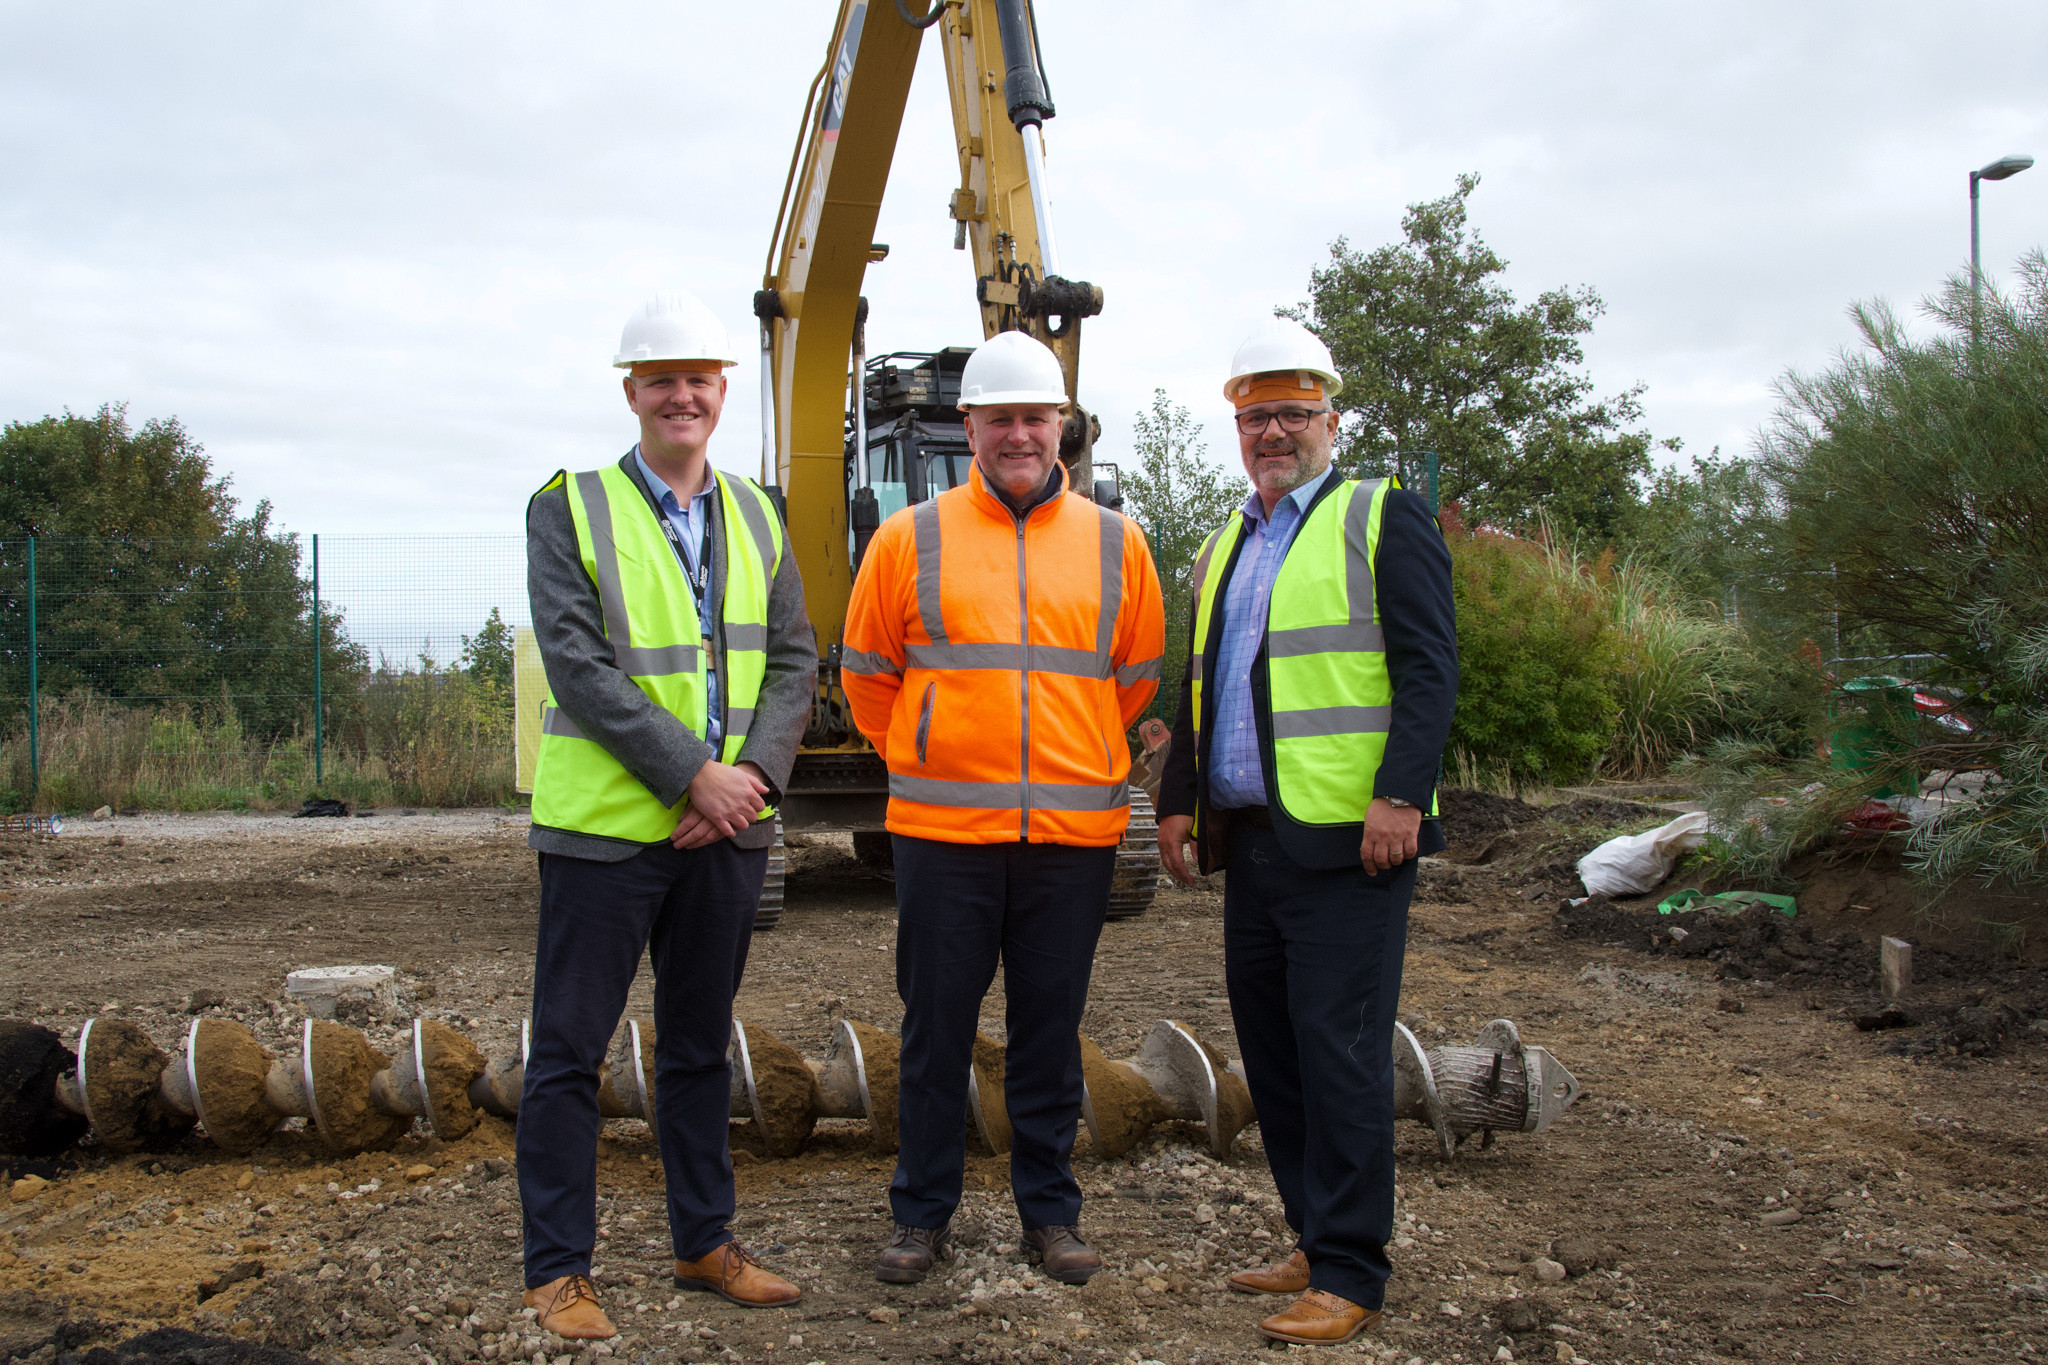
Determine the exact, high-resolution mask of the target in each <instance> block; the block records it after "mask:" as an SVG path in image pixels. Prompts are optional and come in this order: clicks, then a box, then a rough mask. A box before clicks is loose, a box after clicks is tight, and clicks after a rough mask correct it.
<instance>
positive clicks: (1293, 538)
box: [1159, 321, 1458, 1345]
mask: <svg viewBox="0 0 2048 1365" xmlns="http://www.w3.org/2000/svg"><path fill="white" fill-rule="evenodd" d="M1341 385H1342V380H1341V379H1340V378H1339V376H1338V374H1337V370H1336V366H1335V365H1334V364H1333V363H1332V362H1331V359H1330V353H1329V351H1328V349H1327V348H1325V347H1324V345H1323V343H1322V342H1321V341H1320V340H1318V339H1317V338H1316V337H1315V335H1314V334H1313V333H1311V332H1310V331H1309V330H1308V329H1307V328H1305V327H1303V326H1301V325H1300V324H1299V323H1295V322H1288V321H1278V322H1275V323H1273V324H1270V325H1268V326H1266V327H1263V328H1261V329H1260V330H1259V331H1258V332H1256V333H1255V334H1254V335H1253V336H1252V337H1251V338H1250V339H1249V340H1247V341H1246V342H1245V343H1244V345H1243V346H1242V347H1240V348H1239V350H1238V352H1237V355H1236V357H1235V358H1234V360H1233V362H1232V365H1231V373H1230V378H1229V380H1228V381H1227V382H1226V384H1225V385H1224V395H1225V397H1227V398H1228V399H1229V400H1230V401H1231V403H1232V404H1233V405H1234V406H1235V407H1236V410H1237V412H1236V416H1237V430H1238V447H1239V450H1240V452H1241V454H1242V455H1243V458H1244V467H1245V473H1246V474H1247V475H1249V476H1250V478H1251V482H1252V492H1251V496H1250V497H1248V498H1247V499H1246V500H1245V504H1244V507H1243V508H1242V510H1240V511H1238V512H1236V513H1233V514H1232V515H1231V518H1230V520H1229V521H1228V522H1226V523H1225V524H1224V525H1223V526H1222V527H1221V528H1219V529H1218V530H1217V531H1216V532H1215V533H1214V534H1213V535H1211V536H1210V537H1209V539H1208V541H1207V543H1205V544H1204V545H1203V547H1202V550H1201V554H1200V556H1199V557H1198V558H1197V560H1196V563H1195V583H1194V599H1195V601H1194V622H1193V628H1192V631H1191V634H1190V641H1189V645H1190V660H1189V664H1188V671H1187V679H1188V681H1187V683H1186V684H1185V685H1184V686H1183V689H1182V692H1181V698H1180V707H1179V719H1178V722H1177V723H1176V725H1175V727H1174V736H1173V748H1172V752H1171V756H1170V758H1169V759H1168V761H1167V766H1166V774H1165V777H1164V780H1163V781H1162V783H1161V785H1160V793H1159V852H1160V856H1161V859H1162V860H1163V861H1164V862H1165V864H1166V867H1167V870H1168V871H1169V872H1171V873H1172V874H1173V875H1174V876H1175V877H1177V878H1178V879H1180V880H1181V881H1182V882H1184V883H1186V884H1188V885H1193V884H1194V879H1193V876H1192V874H1191V873H1190V871H1189V869H1188V865H1187V845H1188V844H1189V843H1190V842H1193V843H1195V844H1196V845H1197V847H1198V850H1199V853H1200V858H1201V863H1200V866H1201V868H1202V870H1203V871H1204V872H1213V871H1216V870H1218V869H1227V880H1226V882H1225V889H1224V902H1223V938H1224V959H1225V980H1226V981H1227V983H1228V987H1229V992H1230V1011H1231V1015H1232V1017H1233V1019H1234V1021H1235V1023H1236V1026H1237V1037H1238V1045H1239V1047H1240V1049H1241V1050H1242V1053H1243V1056H1244V1064H1245V1073H1246V1078H1247V1080H1248V1081H1249V1083H1250V1086H1251V1092H1252V1103H1253V1105H1254V1106H1255V1107H1256V1109H1257V1111H1258V1116H1259V1131H1260V1134H1261V1135H1262V1139H1263V1141H1264V1143H1265V1147H1266V1159H1267V1161H1268V1163H1269V1164H1270V1166H1271V1167H1272V1171H1273V1183H1274V1184H1275V1186H1277V1187H1278V1189H1279V1191H1280V1197H1281V1203H1282V1205H1283V1207H1284V1209H1285V1211H1286V1215H1287V1223H1288V1226H1289V1227H1291V1228H1293V1229H1294V1230H1295V1232H1296V1233H1297V1234H1299V1240H1298V1242H1297V1244H1296V1246H1295V1248H1294V1250H1293V1252H1292V1253H1291V1254H1290V1255H1289V1256H1288V1257H1287V1258H1286V1259H1285V1260H1283V1261H1281V1262H1280V1263H1278V1264H1277V1265H1273V1266H1269V1267H1263V1268H1258V1269H1247V1270H1243V1271H1240V1272H1238V1273H1237V1274H1235V1275H1233V1276H1231V1278H1230V1286H1231V1288H1233V1289H1236V1290H1240V1291H1242V1292H1245V1293H1265V1294H1282V1295H1289V1296H1294V1302H1293V1304H1292V1305H1291V1306H1290V1307H1288V1308H1286V1309H1285V1310H1283V1311H1281V1312H1279V1313H1275V1314H1273V1315H1271V1316H1269V1317H1267V1318H1266V1319H1265V1320H1264V1321H1263V1322H1261V1323H1260V1325H1259V1326H1260V1330H1261V1331H1262V1332H1264V1333H1265V1335H1266V1336H1267V1337H1269V1338H1271V1339H1273V1340H1275V1341H1284V1342H1297V1343H1302V1344H1307V1345H1328V1344H1332V1343H1336V1342H1341V1341H1349V1340H1350V1339H1351V1338H1352V1337H1354V1336H1356V1335H1357V1334H1358V1333H1359V1332H1360V1331H1362V1330H1364V1329H1366V1328H1368V1327H1371V1326H1373V1325H1374V1324H1375V1323H1377V1322H1378V1320H1379V1315H1380V1309H1381V1306H1382V1304H1383V1303H1384V1301H1385V1296H1386V1282H1387V1277H1388V1275H1389V1273H1390V1270H1391V1267H1390V1265H1389V1262H1388V1259H1387V1251H1386V1246H1387V1241H1388V1239H1389V1238H1390V1237H1391V1236H1392V1234H1393V1219H1394V1078H1393V1060H1392V1057H1393V1030H1394V1010H1395V1003H1396V1001H1397V999H1398V998H1399V996H1400V992H1401V959H1402V953H1403V945H1404V943H1405V940H1406V936H1407V920H1408V898H1409V895H1410V893H1411V892H1412V891H1413V890H1414V887H1415V868H1416V857H1417V855H1418V854H1421V853H1434V852H1436V851H1437V850H1439V849H1441V848H1443V846H1444V840H1443V834H1442V833H1441V830H1440V826H1439V823H1438V821H1437V819H1436V785H1437V769H1438V765H1439V763H1440V762H1441V760H1442V755H1443V750H1444V744H1445V742H1446V741H1447V740H1448V738H1449V736H1450V727H1451V713H1452V710H1453V708H1454V706H1455V704H1456V701H1457V693H1458V641H1457V623H1456V619H1455V615H1454V612H1453V609H1452V602H1451V563H1450V554H1449V551H1448V550H1447V549H1446V548H1445V546H1444V541H1443V537H1442V535H1441V534H1440V533H1439V531H1438V529H1437V526H1436V523H1435V520H1434V519H1433V518H1432V517H1431V516H1430V513H1429V509H1428V507H1427V506H1426V505H1424V503H1423V502H1422V500H1421V499H1419V498H1417V497H1416V496H1415V495H1414V494H1412V493H1407V492H1403V491H1402V490H1401V489H1400V488H1399V487H1398V485H1397V484H1396V483H1395V481H1394V480H1392V479H1374V480H1368V481H1365V482H1360V481H1358V480H1355V479H1346V478H1344V477H1343V476H1342V475H1341V474H1339V473H1338V472H1337V471H1336V470H1334V469H1333V468H1332V467H1331V454H1332V449H1333V446H1334V443H1335V440H1336V436H1337V426H1338V420H1339V419H1338V415H1337V413H1336V412H1334V411H1333V410H1332V408H1331V404H1330V400H1331V399H1332V398H1333V397H1335V396H1336V394H1337V391H1338V389H1339V388H1340V387H1341Z"/></svg>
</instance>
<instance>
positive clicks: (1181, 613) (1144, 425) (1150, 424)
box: [1123, 389, 1244, 721]
mask: <svg viewBox="0 0 2048 1365" xmlns="http://www.w3.org/2000/svg"><path fill="white" fill-rule="evenodd" d="M1200 430H1201V428H1200V427H1199V426H1197V425H1196V423H1195V420H1194V418H1193V417H1192V416H1190V415H1189V413H1188V410H1187V409H1186V408H1184V407H1182V406H1180V405H1179V404H1178V403H1175V402H1173V401H1172V400H1171V399H1169V398H1168V397H1167V396H1166V390H1164V389H1155V390H1153V393H1152V410H1151V411H1150V412H1140V413H1138V414H1136V416H1135V417H1134V418H1133V419H1132V423H1131V446H1132V450H1133V451H1134V453H1135V454H1136V455H1137V456H1138V467H1137V468H1136V469H1134V470H1132V471H1130V473H1128V474H1127V475H1125V477H1124V480H1123V489H1124V500H1125V507H1126V509H1127V510H1128V511H1129V512H1130V514H1131V516H1132V517H1133V518H1135V519H1136V520H1137V523H1138V525H1140V526H1142V527H1143V528H1144V529H1145V534H1146V536H1147V537H1149V538H1150V540H1151V542H1152V560H1153V562H1154V563H1155V564H1157V565H1158V566H1159V586H1160V590H1161V595H1162V597H1163V598H1164V601H1165V607H1166V658H1165V662H1164V665H1163V666H1162V668H1161V671H1160V679H1159V696H1158V699H1157V700H1155V701H1154V702H1153V711H1154V712H1155V714H1159V715H1163V716H1165V717H1166V718H1167V719H1168V720H1169V721H1170V720H1171V719H1172V714H1173V709H1174V707H1175V706H1176V705H1178V698H1179V696H1180V684H1181V678H1182V677H1183V676H1184V675H1185V674H1186V672H1187V659H1188V629H1189V625H1190V614H1191V612H1192V610H1193V607H1194V578H1195V556H1196V555H1198V554H1200V553H1201V549H1202V542H1203V541H1204V540H1206V539H1208V537H1209V533H1210V532H1211V531H1213V530H1215V529H1216V528H1217V527H1218V526H1221V525H1222V524H1223V520H1224V518H1225V517H1228V516H1229V515H1230V513H1231V512H1232V511H1233V510H1235V509H1236V508H1237V507H1238V505H1239V504H1240V503H1242V502H1243V500H1244V488H1243V486H1241V485H1239V484H1238V483H1237V481H1236V480H1234V479H1230V478H1228V477H1227V476H1226V475H1225V474H1224V472H1223V470H1222V469H1220V468H1219V467H1218V466H1216V465H1214V464H1211V463H1210V462H1209V452H1208V447H1207V446H1206V445H1205V444H1203V443H1202V442H1201V441H1200V440H1199V439H1198V433H1199V432H1200Z"/></svg>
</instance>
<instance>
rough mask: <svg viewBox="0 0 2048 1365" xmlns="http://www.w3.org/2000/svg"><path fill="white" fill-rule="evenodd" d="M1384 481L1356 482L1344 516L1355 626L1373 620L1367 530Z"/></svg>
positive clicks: (1346, 567)
mask: <svg viewBox="0 0 2048 1365" xmlns="http://www.w3.org/2000/svg"><path fill="white" fill-rule="evenodd" d="M1385 482H1386V480H1385V479H1374V480H1373V481H1372V482H1371V483H1362V484H1360V485H1358V487H1357V488H1356V489H1354V490H1353V491H1352V494H1351V507H1350V510H1349V511H1347V512H1346V513H1345V515H1344V596H1345V597H1346V598H1347V599H1348V600H1349V602H1350V605H1351V624H1352V625H1354V626H1359V625H1371V624H1372V623H1373V600H1372V547H1371V545H1370V544H1369V533H1370V532H1371V529H1372V504H1373V499H1374V498H1376V497H1378V496H1379V491H1380V485H1381V484H1383V483H1385ZM1352 648H1354V649H1358V648H1364V649H1375V650H1384V649H1385V648H1386V642H1385V641H1384V640H1382V641H1381V642H1380V643H1379V644H1376V645H1363V646H1359V645H1354V646H1352ZM1381 728H1382V729H1384V728H1385V727H1384V726H1383V727H1381Z"/></svg>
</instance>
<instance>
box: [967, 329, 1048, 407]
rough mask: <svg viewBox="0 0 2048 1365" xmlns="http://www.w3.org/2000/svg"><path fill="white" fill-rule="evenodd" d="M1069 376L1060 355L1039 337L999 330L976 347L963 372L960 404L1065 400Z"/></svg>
mask: <svg viewBox="0 0 2048 1365" xmlns="http://www.w3.org/2000/svg"><path fill="white" fill-rule="evenodd" d="M1066 401H1067V377H1066V376H1065V375H1064V374H1062V373H1061V372H1060V360H1059V357H1058V356H1056V355H1054V354H1053V353H1052V348H1051V347H1050V346H1047V345H1046V344H1045V343H1044V342H1042V341H1040V340H1038V339H1037V338H1036V337H1030V336H1026V335H1025V334H1024V333H1022V332H997V333H996V334H995V335H994V336H992V337H990V338H989V339H988V340H987V341H984V342H982V343H981V345H979V346H977V347H975V348H974V354H973V355H971V356H969V357H967V368H966V369H964V370H962V371H960V406H961V407H962V408H963V409H964V408H976V407H985V406H987V405H989V404H993V403H1064V402H1066Z"/></svg>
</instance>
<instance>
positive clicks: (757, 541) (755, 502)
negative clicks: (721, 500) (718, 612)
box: [727, 488, 775, 649]
mask: <svg viewBox="0 0 2048 1365" xmlns="http://www.w3.org/2000/svg"><path fill="white" fill-rule="evenodd" d="M732 500H733V501H734V502H736V503H738V504H739V505H740V517H741V519H742V520H744V521H745V522H746V523H747V529H748V530H749V531H751V532H753V534H754V549H755V550H757V551H759V552H760V555H761V581H762V582H763V583H773V582H774V581H775V531H774V529H773V528H772V527H770V526H769V525H768V511H767V509H766V508H765V507H763V506H762V505H761V497H760V495H759V494H758V493H756V492H755V491H754V490H753V489H751V488H735V489H733V494H732ZM766 629H767V627H765V626H763V627H762V630H763V631H766ZM730 633H731V631H730V628H728V630H727V634H730ZM762 648H763V649H765V648H767V646H766V645H763V646H762Z"/></svg>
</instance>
